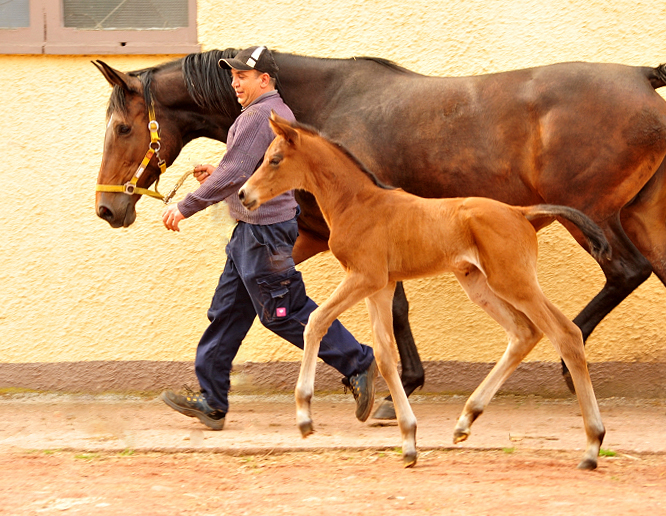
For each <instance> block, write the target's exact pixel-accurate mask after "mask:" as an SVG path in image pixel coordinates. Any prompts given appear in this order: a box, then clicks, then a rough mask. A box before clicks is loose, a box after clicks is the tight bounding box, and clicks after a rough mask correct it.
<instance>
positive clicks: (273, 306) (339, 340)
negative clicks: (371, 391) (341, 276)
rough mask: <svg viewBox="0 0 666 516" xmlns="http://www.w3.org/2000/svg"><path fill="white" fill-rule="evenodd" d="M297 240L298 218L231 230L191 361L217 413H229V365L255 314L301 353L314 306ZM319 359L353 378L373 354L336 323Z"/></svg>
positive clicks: (363, 369)
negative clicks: (297, 257)
mask: <svg viewBox="0 0 666 516" xmlns="http://www.w3.org/2000/svg"><path fill="white" fill-rule="evenodd" d="M297 236H298V225H297V222H296V218H294V219H292V220H289V221H287V222H281V223H278V224H270V225H266V226H259V225H253V224H247V223H245V222H239V223H238V225H237V226H236V228H235V229H234V233H233V235H232V237H231V240H230V241H229V244H228V245H227V248H226V251H227V263H226V265H225V267H224V271H223V272H222V275H221V276H220V281H219V283H218V285H217V288H216V289H215V294H214V295H213V300H212V302H211V305H210V308H209V309H208V319H209V320H210V325H209V326H208V328H207V329H206V331H205V332H204V334H203V336H202V337H201V340H200V341H199V346H198V348H197V354H196V360H195V371H196V374H197V378H198V380H199V385H200V387H201V392H202V393H203V394H204V396H205V398H206V401H207V402H208V404H209V405H210V406H211V407H213V408H215V409H218V410H222V411H224V412H227V411H228V408H229V402H228V398H227V394H228V392H229V375H230V373H231V366H232V362H233V359H234V357H235V356H236V353H238V349H239V348H240V345H241V342H242V341H243V338H245V335H246V334H247V332H248V331H249V330H250V327H251V326H252V323H253V321H254V318H255V317H256V316H257V315H258V316H259V319H260V320H261V322H262V324H263V325H264V326H265V327H266V328H268V329H269V330H271V331H272V332H273V333H275V334H277V335H279V336H280V337H282V338H283V339H285V340H287V341H288V342H291V343H292V344H294V345H295V346H298V347H299V348H301V349H303V346H304V341H303V330H304V329H305V325H306V324H307V322H308V317H309V316H310V314H311V313H312V312H313V311H314V310H315V308H317V305H316V303H315V302H314V301H312V299H310V298H309V297H307V294H306V293H305V285H304V284H303V279H302V277H301V273H300V272H298V271H297V270H296V268H295V267H294V260H293V259H292V257H291V252H292V249H293V247H294V243H295V242H296V237H297ZM319 357H320V358H321V359H322V360H323V361H324V362H325V363H327V364H329V365H330V366H332V367H334V368H335V369H337V370H338V371H339V372H340V373H342V374H343V375H344V376H352V375H354V374H358V373H361V372H363V371H365V370H366V369H367V368H368V367H369V366H370V364H371V363H372V360H373V358H374V355H373V352H372V348H370V347H368V346H365V345H363V344H359V342H358V341H357V340H356V339H355V338H354V337H353V335H352V334H351V333H349V331H347V330H346V329H345V328H344V326H342V324H341V323H340V322H339V321H335V322H334V323H333V324H332V325H331V327H330V328H329V330H328V333H327V334H326V335H325V336H324V338H323V339H322V342H321V346H320V349H319Z"/></svg>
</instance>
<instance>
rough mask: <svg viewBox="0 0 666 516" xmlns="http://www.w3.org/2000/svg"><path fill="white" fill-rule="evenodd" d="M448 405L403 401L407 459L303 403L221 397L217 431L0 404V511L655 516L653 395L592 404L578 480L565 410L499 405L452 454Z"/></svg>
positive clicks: (152, 417)
mask: <svg viewBox="0 0 666 516" xmlns="http://www.w3.org/2000/svg"><path fill="white" fill-rule="evenodd" d="M464 401H465V399H464V398H462V397H444V396H437V397H435V396H415V397H414V399H413V408H414V412H415V413H416V416H417V418H418V421H419V430H418V445H419V451H420V455H419V462H418V463H417V465H416V466H415V467H414V468H411V469H404V468H403V467H402V462H401V457H400V451H399V446H400V437H399V431H398V428H397V426H396V425H395V424H385V423H378V422H372V421H369V422H367V423H365V424H363V423H359V422H358V421H356V419H355V418H354V415H353V412H354V404H353V400H352V399H351V397H350V396H342V395H329V396H318V397H316V398H315V400H314V403H313V416H314V421H315V430H316V433H315V434H314V435H313V436H311V437H308V438H307V439H302V438H301V437H300V434H299V433H298V430H297V428H296V425H295V421H294V419H295V418H294V405H293V399H292V397H291V396H285V395H276V396H257V395H255V396H249V395H243V396H239V395H237V396H233V397H232V398H231V403H232V410H231V412H230V413H229V415H228V416H227V423H226V427H225V429H224V430H223V431H221V432H213V431H208V430H206V429H205V428H204V427H203V426H201V425H200V424H199V423H198V422H197V421H196V420H194V419H191V418H186V417H184V416H182V415H180V414H177V413H175V412H173V411H171V410H170V409H169V408H168V407H166V405H164V404H162V403H161V402H160V401H159V400H157V399H155V398H154V397H128V396H64V395H48V394H41V395H31V394H23V395H12V396H3V397H0V514H10V515H24V514H25V515H31V514H50V513H54V514H60V513H65V514H95V515H96V514H100V515H106V514H109V515H117V514H137V515H144V514H145V515H180V514H202V515H209V514H210V515H221V514H234V515H242V514H252V515H253V514H312V513H319V514H336V515H338V514H365V515H370V516H372V515H380V514H386V513H388V514H393V513H396V514H399V513H402V512H411V513H413V514H465V515H466V514H489V515H509V514H528V513H530V514H533V513H535V512H536V513H537V514H586V515H588V514H604V515H607V514H618V515H620V514H646V513H648V514H666V496H665V495H666V400H637V399H617V398H613V399H602V400H600V408H601V413H602V417H603V419H604V423H605V425H606V429H607V434H606V440H605V442H604V446H603V450H604V456H602V457H601V458H600V460H599V468H598V469H597V470H596V471H594V472H583V471H578V470H576V464H577V463H578V461H579V460H580V458H581V456H582V451H583V448H584V446H585V436H584V433H583V429H582V420H581V418H580V412H579V409H578V405H577V403H576V401H575V400H574V399H573V398H572V399H558V400H552V399H541V398H536V397H499V398H497V399H495V400H493V402H492V403H491V404H490V406H489V407H488V410H487V411H486V412H485V413H484V414H483V415H482V416H481V418H479V419H478V420H477V421H476V422H475V424H474V426H473V428H472V435H471V437H470V439H469V440H468V441H467V442H465V443H462V444H460V445H453V444H452V432H453V427H454V424H455V421H456V419H457V417H458V415H459V413H460V411H461V410H462V406H463V404H464Z"/></svg>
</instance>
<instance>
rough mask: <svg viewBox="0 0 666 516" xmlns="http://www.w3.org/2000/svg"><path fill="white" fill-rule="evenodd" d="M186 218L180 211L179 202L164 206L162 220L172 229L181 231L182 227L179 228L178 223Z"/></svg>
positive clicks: (165, 225) (166, 226)
mask: <svg viewBox="0 0 666 516" xmlns="http://www.w3.org/2000/svg"><path fill="white" fill-rule="evenodd" d="M184 218H185V217H183V215H182V214H181V213H180V210H179V209H178V205H177V204H170V205H169V206H167V207H166V208H164V212H162V222H164V227H165V228H167V229H170V230H171V231H180V229H178V223H179V222H180V221H181V220H183V219H184Z"/></svg>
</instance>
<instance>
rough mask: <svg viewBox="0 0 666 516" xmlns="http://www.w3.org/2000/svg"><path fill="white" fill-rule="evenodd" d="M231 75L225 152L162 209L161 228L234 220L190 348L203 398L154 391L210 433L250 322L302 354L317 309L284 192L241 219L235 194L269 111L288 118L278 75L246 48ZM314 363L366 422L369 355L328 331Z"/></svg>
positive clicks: (260, 52) (294, 211) (221, 414)
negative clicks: (211, 213) (204, 214)
mask: <svg viewBox="0 0 666 516" xmlns="http://www.w3.org/2000/svg"><path fill="white" fill-rule="evenodd" d="M218 64H219V66H220V67H222V68H227V69H231V75H232V87H233V88H234V91H235V92H236V96H237V98H238V102H239V103H240V104H241V106H242V111H241V114H240V116H239V117H238V118H237V119H236V121H235V122H234V123H233V124H232V126H231V127H230V128H229V136H228V139H227V152H226V154H225V155H224V157H223V158H222V161H220V164H219V165H218V166H217V168H214V167H213V166H212V165H199V166H197V167H196V168H195V175H196V176H197V179H198V180H199V182H200V183H201V185H200V186H199V188H198V189H197V190H196V191H195V192H193V193H190V194H188V195H187V196H186V197H185V199H183V200H182V201H181V202H179V203H178V204H177V205H170V206H167V208H166V209H165V210H164V213H163V215H162V221H163V222H164V225H165V226H166V228H167V229H170V230H172V231H179V228H178V223H179V222H180V221H181V220H183V219H184V218H188V217H191V216H192V215H194V214H195V213H197V212H198V211H201V210H203V209H204V208H206V207H207V206H210V205H211V204H215V203H217V202H220V201H222V200H225V201H226V202H227V203H228V205H229V211H230V214H231V216H232V217H233V218H235V219H236V220H237V221H238V225H237V226H236V228H235V229H234V233H233V235H232V237H231V240H230V241H229V244H228V245H227V248H226V253H227V262H226V265H225V268H224V272H223V273H222V275H221V277H220V281H219V284H218V286H217V289H216V290H215V294H214V296H213V300H212V302H211V305H210V308H209V310H208V319H209V320H210V325H209V326H208V328H207V329H206V331H205V332H204V334H203V336H202V337H201V340H200V341H199V346H198V348H197V353H196V359H195V371H196V374H197V378H198V380H199V385H200V387H201V394H192V393H191V394H190V395H189V396H182V395H179V394H176V393H174V392H172V391H165V392H163V393H162V396H161V397H162V400H163V401H164V402H165V403H166V404H167V405H169V406H170V407H171V408H173V409H174V410H177V411H178V412H180V413H182V414H185V415H186V416H190V417H197V418H198V419H199V420H200V421H201V422H202V423H203V424H205V425H206V426H208V427H210V428H212V429H213V430H221V429H222V428H223V427H224V418H225V416H226V413H227V410H228V408H229V403H228V399H227V394H228V391H229V374H230V372H231V366H232V361H233V359H234V357H235V356H236V353H237V352H238V348H239V347H240V344H241V342H242V340H243V338H244V337H245V335H246V334H247V332H248V331H249V329H250V326H251V325H252V322H253V321H254V318H255V316H256V315H258V316H259V318H260V320H261V322H262V323H263V324H264V326H266V327H267V328H268V329H270V330H271V331H273V332H274V333H276V334H277V335H279V336H281V337H282V338H284V339H286V340H287V341H289V342H291V343H292V344H294V345H296V346H298V347H300V348H301V349H303V345H304V343H303V330H304V328H305V325H306V323H307V321H308V317H309V316H310V313H312V311H313V310H314V309H315V308H317V305H316V304H315V303H314V301H312V300H311V299H310V298H308V297H307V295H306V293H305V286H304V284H303V280H302V278H301V274H300V272H298V271H297V270H296V269H295V267H294V261H293V259H292V256H291V253H292V248H293V246H294V242H295V241H296V237H297V236H298V225H297V222H296V219H297V217H298V212H299V208H298V204H297V203H296V201H295V199H294V194H293V192H288V193H285V194H282V195H280V196H278V197H276V198H275V199H273V200H272V201H270V202H267V203H265V204H264V205H263V206H261V207H260V208H259V209H258V210H256V211H253V212H249V211H247V210H246V209H245V208H244V207H243V206H242V204H241V203H240V200H239V199H238V190H239V189H240V187H241V186H243V184H244V183H245V181H247V179H248V178H249V177H250V176H251V175H252V173H253V172H254V171H255V170H256V169H257V167H258V166H259V165H260V164H261V162H262V160H263V157H264V153H265V152H266V149H267V148H268V146H269V144H270V143H271V141H272V140H273V137H274V134H273V132H272V130H271V128H270V125H269V123H268V119H269V117H270V114H271V110H273V111H275V112H276V113H277V114H278V115H280V116H282V117H284V118H286V119H288V120H294V115H293V113H292V112H291V110H290V109H289V107H287V105H286V104H285V103H284V102H283V100H282V98H281V97H280V95H279V93H278V91H277V90H276V79H277V72H278V67H277V65H276V64H275V61H274V59H273V56H272V54H271V52H270V50H268V49H267V48H266V47H263V46H262V47H250V48H248V49H245V50H242V51H240V52H239V53H238V54H237V55H236V57H235V58H234V59H221V60H220V61H219V63H218ZM319 357H320V358H322V360H323V361H324V362H326V363H327V364H329V365H331V366H333V367H334V368H336V369H337V370H338V371H340V372H341V373H342V374H343V375H345V377H346V378H345V379H344V380H343V383H345V384H347V385H349V386H350V387H351V389H352V393H353V394H354V398H355V399H356V417H357V418H358V419H359V420H361V421H365V420H366V419H367V418H368V416H369V414H370V410H371V409H372V404H373V401H374V379H375V376H376V373H377V366H376V363H375V360H374V356H373V353H372V349H371V348H369V347H368V346H364V345H362V344H359V343H358V342H357V341H356V339H354V337H353V336H352V335H351V334H350V333H349V332H348V331H347V330H346V329H345V328H344V327H343V326H342V324H340V322H339V321H335V323H334V324H333V325H332V326H331V328H330V329H329V331H328V333H327V334H326V336H325V337H324V339H323V340H322V342H321V348H320V351H319Z"/></svg>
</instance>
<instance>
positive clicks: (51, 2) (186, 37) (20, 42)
mask: <svg viewBox="0 0 666 516" xmlns="http://www.w3.org/2000/svg"><path fill="white" fill-rule="evenodd" d="M186 1H187V4H188V20H189V26H188V27H182V28H177V29H165V30H152V29H150V30H149V29H137V30H88V29H84V30H81V29H75V28H71V27H65V26H64V22H63V4H62V0H30V27H28V28H20V29H0V53H1V54H48V55H83V54H93V55H107V54H190V53H193V52H200V51H201V45H200V44H199V43H198V40H197V1H196V0H186Z"/></svg>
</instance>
